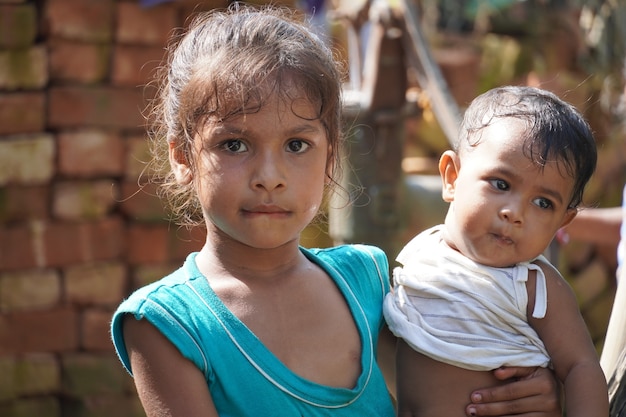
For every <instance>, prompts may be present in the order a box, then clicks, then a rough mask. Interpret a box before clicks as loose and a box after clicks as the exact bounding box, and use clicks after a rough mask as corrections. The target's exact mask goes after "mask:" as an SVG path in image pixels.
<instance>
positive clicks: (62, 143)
mask: <svg viewBox="0 0 626 417" xmlns="http://www.w3.org/2000/svg"><path fill="white" fill-rule="evenodd" d="M58 148H59V173H60V174H61V175H64V176H67V177H78V178H97V177H103V176H107V177H110V176H121V175H122V174H123V172H124V162H125V146H124V140H123V139H122V138H121V137H120V135H119V134H118V133H117V132H116V131H111V130H85V129H83V130H78V131H73V132H65V133H61V134H60V135H59V140H58Z"/></svg>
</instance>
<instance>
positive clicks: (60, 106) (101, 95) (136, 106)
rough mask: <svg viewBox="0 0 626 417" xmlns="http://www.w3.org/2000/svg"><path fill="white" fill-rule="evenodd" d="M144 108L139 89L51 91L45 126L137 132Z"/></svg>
mask: <svg viewBox="0 0 626 417" xmlns="http://www.w3.org/2000/svg"><path fill="white" fill-rule="evenodd" d="M143 108H145V102H144V100H143V95H142V91H141V90H140V89H139V88H107V87H91V88H87V87H53V88H51V89H50V90H49V103H48V123H49V125H50V127H52V128H61V129H63V128H85V127H111V128H140V129H143V128H144V127H143V126H144V119H143V117H142V116H141V110H142V109H143Z"/></svg>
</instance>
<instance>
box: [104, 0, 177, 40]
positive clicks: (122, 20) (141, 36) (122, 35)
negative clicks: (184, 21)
mask: <svg viewBox="0 0 626 417" xmlns="http://www.w3.org/2000/svg"><path fill="white" fill-rule="evenodd" d="M176 26H178V11H177V10H176V7H175V6H174V5H172V4H161V5H159V6H157V7H152V8H142V7H141V6H140V5H139V4H137V3H129V2H120V3H118V4H117V33H116V40H117V42H119V43H122V44H135V45H154V46H164V45H165V43H166V42H167V39H168V36H169V34H170V29H171V28H174V27H176Z"/></svg>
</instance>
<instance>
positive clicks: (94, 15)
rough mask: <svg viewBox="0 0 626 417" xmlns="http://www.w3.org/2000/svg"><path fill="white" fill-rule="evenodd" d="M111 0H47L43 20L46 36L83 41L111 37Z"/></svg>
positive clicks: (103, 39)
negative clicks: (46, 31)
mask: <svg viewBox="0 0 626 417" xmlns="http://www.w3.org/2000/svg"><path fill="white" fill-rule="evenodd" d="M113 8H114V2H113V0H98V1H94V0H47V1H46V2H45V9H44V20H45V22H46V27H47V29H48V35H49V36H52V37H59V38H63V39H73V40H78V41H84V42H107V41H110V40H111V39H112V38H113V11H114V10H113Z"/></svg>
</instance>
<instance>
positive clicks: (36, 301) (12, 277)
mask: <svg viewBox="0 0 626 417" xmlns="http://www.w3.org/2000/svg"><path fill="white" fill-rule="evenodd" d="M60 302H61V278H60V276H59V274H58V273H57V271H55V270H52V269H40V268H38V269H29V270H20V271H16V272H13V273H10V272H6V273H3V274H0V311H1V312H3V313H7V312H17V311H35V310H45V309H49V308H52V307H54V306H56V305H58V304H59V303H60Z"/></svg>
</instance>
